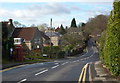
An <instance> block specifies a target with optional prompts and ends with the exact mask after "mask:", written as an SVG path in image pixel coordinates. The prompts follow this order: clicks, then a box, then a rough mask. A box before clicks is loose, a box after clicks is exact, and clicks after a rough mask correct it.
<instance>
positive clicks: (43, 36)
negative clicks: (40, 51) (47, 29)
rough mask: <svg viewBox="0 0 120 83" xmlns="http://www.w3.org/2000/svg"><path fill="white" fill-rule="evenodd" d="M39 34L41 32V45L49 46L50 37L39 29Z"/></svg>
mask: <svg viewBox="0 0 120 83" xmlns="http://www.w3.org/2000/svg"><path fill="white" fill-rule="evenodd" d="M41 34H42V38H43V46H50V45H51V44H50V38H49V37H48V36H47V35H46V34H45V33H44V32H42V31H41Z"/></svg>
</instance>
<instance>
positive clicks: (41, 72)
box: [35, 69, 48, 76]
mask: <svg viewBox="0 0 120 83" xmlns="http://www.w3.org/2000/svg"><path fill="white" fill-rule="evenodd" d="M46 71H48V69H46V70H43V71H41V72H39V73H36V74H35V75H36V76H37V75H39V74H42V73H44V72H46Z"/></svg>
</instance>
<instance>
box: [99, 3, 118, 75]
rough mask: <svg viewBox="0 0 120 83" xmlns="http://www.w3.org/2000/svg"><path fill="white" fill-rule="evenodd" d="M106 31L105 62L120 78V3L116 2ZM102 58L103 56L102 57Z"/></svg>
mask: <svg viewBox="0 0 120 83" xmlns="http://www.w3.org/2000/svg"><path fill="white" fill-rule="evenodd" d="M113 5H114V6H113V7H114V9H113V11H112V12H111V15H110V17H109V21H108V27H107V31H106V40H105V45H104V49H103V53H104V54H103V55H104V61H105V64H106V65H107V67H108V68H109V69H110V71H111V72H112V73H113V74H114V75H119V76H120V61H119V60H120V1H118V2H114V4H113ZM101 56H102V55H101Z"/></svg>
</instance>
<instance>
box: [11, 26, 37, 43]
mask: <svg viewBox="0 0 120 83" xmlns="http://www.w3.org/2000/svg"><path fill="white" fill-rule="evenodd" d="M36 30H37V28H36V27H29V28H15V30H14V32H13V34H12V37H13V38H23V39H25V40H28V41H31V40H32V38H33V37H34V34H35V32H36Z"/></svg>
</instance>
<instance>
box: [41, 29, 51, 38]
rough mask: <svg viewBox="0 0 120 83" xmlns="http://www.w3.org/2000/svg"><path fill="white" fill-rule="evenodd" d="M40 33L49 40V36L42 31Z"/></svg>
mask: <svg viewBox="0 0 120 83" xmlns="http://www.w3.org/2000/svg"><path fill="white" fill-rule="evenodd" d="M40 32H41V34H42V37H43V38H44V39H45V40H50V38H49V37H48V36H47V35H46V34H45V33H44V32H42V31H40Z"/></svg>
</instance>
